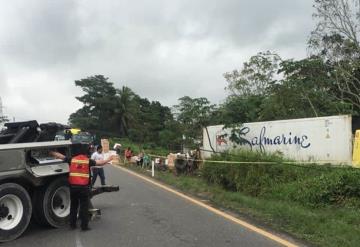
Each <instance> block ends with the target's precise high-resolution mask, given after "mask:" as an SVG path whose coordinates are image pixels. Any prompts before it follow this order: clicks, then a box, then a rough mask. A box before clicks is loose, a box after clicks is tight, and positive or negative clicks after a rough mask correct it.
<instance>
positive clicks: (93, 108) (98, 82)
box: [69, 75, 116, 132]
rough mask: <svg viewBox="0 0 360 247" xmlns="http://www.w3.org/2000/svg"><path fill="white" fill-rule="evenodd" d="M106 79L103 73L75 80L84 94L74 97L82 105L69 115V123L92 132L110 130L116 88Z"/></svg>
mask: <svg viewBox="0 0 360 247" xmlns="http://www.w3.org/2000/svg"><path fill="white" fill-rule="evenodd" d="M108 79H109V78H106V77H104V76H103V75H95V76H91V77H87V78H85V79H81V80H76V81H75V85H76V86H78V87H81V89H82V90H83V91H84V92H85V94H84V95H83V96H79V97H76V99H77V100H79V101H80V102H82V103H83V107H82V108H81V109H79V110H78V111H77V112H75V113H73V114H71V115H70V119H69V122H70V124H71V125H74V126H77V127H80V128H84V129H88V130H91V131H94V132H96V131H101V130H110V131H111V127H112V125H113V123H111V121H109V119H112V116H113V114H114V102H115V97H116V90H115V88H114V86H113V83H112V82H109V81H108Z"/></svg>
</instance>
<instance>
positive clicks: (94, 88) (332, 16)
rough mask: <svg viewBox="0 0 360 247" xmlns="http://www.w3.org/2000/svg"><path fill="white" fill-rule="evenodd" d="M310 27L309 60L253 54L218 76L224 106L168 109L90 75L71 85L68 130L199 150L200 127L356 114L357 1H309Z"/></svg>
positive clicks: (188, 101) (359, 101)
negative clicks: (73, 100)
mask: <svg viewBox="0 0 360 247" xmlns="http://www.w3.org/2000/svg"><path fill="white" fill-rule="evenodd" d="M314 8H315V13H314V18H315V20H316V23H317V26H316V28H315V30H314V31H313V32H312V33H311V35H310V39H309V42H308V50H309V55H308V57H306V58H304V59H301V60H295V59H283V58H281V57H280V56H279V55H278V54H276V53H274V52H269V51H266V52H260V53H258V54H256V55H254V56H252V57H251V58H250V59H249V60H248V61H247V62H245V63H244V64H243V66H242V67H241V68H240V69H235V70H233V71H231V72H227V73H225V74H224V77H225V79H226V81H227V82H228V86H227V88H226V89H225V90H226V93H227V97H226V99H225V101H224V103H222V104H220V105H214V104H211V103H210V102H209V100H208V99H206V98H204V97H201V98H191V97H189V96H184V97H182V98H180V99H179V101H178V104H177V105H175V106H173V107H172V108H171V109H170V108H169V107H167V106H163V105H161V104H160V103H159V102H157V101H150V100H148V99H146V98H142V97H140V96H139V95H137V94H136V93H135V92H133V91H132V90H131V89H130V88H128V87H126V86H123V87H122V88H120V89H117V88H115V87H114V84H113V83H112V82H109V80H108V78H106V77H104V76H102V75H96V76H92V77H88V78H86V79H82V80H79V81H75V84H76V86H79V87H81V88H82V89H83V91H84V93H85V94H84V95H83V96H81V97H78V98H77V99H78V100H79V101H80V102H82V103H83V105H84V106H83V107H82V108H81V109H79V110H78V111H77V112H75V113H73V114H72V115H71V116H70V119H69V121H70V124H72V125H74V126H77V127H80V128H84V129H87V130H89V131H92V132H95V133H98V134H99V135H112V136H118V137H128V138H130V139H131V140H132V141H135V142H139V143H150V144H153V145H157V146H163V147H168V145H169V144H172V145H179V144H186V145H188V146H197V145H200V142H201V139H202V129H203V127H204V126H208V125H212V124H226V125H232V124H237V123H244V122H253V121H267V120H278V119H291V118H303V117H320V116H328V115H337V114H352V115H353V116H359V114H360V43H359V33H360V11H359V8H358V1H353V0H345V1H343V0H341V1H340V0H331V1H328V0H315V4H314Z"/></svg>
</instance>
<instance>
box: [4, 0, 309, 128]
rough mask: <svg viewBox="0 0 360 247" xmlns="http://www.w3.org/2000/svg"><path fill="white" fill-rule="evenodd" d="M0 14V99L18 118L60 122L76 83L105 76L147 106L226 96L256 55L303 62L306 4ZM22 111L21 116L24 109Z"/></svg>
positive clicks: (92, 6)
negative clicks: (232, 74)
mask: <svg viewBox="0 0 360 247" xmlns="http://www.w3.org/2000/svg"><path fill="white" fill-rule="evenodd" d="M3 5H4V6H2V8H1V9H0V88H1V89H0V96H1V97H2V98H3V101H4V104H5V105H6V107H7V108H6V109H5V112H6V113H7V114H9V115H14V116H16V117H18V118H19V119H28V118H35V119H39V120H40V121H51V120H56V121H61V122H66V121H67V118H68V116H69V114H70V113H72V112H74V111H75V110H76V109H77V108H78V107H80V104H79V103H78V102H77V101H76V100H75V98H74V97H75V96H76V95H80V94H81V91H80V89H79V88H76V87H75V86H74V80H77V79H81V78H84V77H87V76H91V75H95V74H104V75H105V76H107V77H110V79H111V81H113V82H115V85H116V86H117V87H120V86H122V85H127V86H129V87H130V88H132V89H133V90H134V91H135V92H137V93H138V94H139V95H141V96H143V97H148V98H149V99H150V100H159V101H160V102H162V103H163V104H166V105H169V106H171V105H173V104H175V103H176V102H177V99H178V98H180V97H182V96H184V95H189V96H192V97H201V96H204V97H208V98H209V99H210V100H211V101H213V102H214V103H218V102H219V101H221V100H222V99H224V98H225V92H224V90H223V89H224V87H225V86H226V82H225V80H224V79H223V78H222V74H223V73H224V72H226V71H229V70H232V69H234V68H239V67H240V66H241V64H242V63H243V62H244V61H245V60H246V59H248V58H249V57H250V56H251V55H254V54H256V53H257V52H259V51H264V50H273V51H277V52H279V53H280V55H281V56H283V57H284V56H285V57H286V58H290V57H296V58H299V57H302V56H305V54H306V39H307V37H308V35H309V32H310V30H311V29H312V28H313V22H312V19H311V14H312V0H293V1H288V0H275V1H260V0H253V1H251V0H241V1H240V0H224V1H220V0H197V1H190V0H173V1H165V0H153V1H136V2H134V1H130V0H121V1H118V0H106V1H95V0H94V1H88V0H64V1H45V0H44V1H42V0H37V1H26V0H13V1H11V2H10V1H8V2H6V4H3ZM24 108H26V111H24Z"/></svg>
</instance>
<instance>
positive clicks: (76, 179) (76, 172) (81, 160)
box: [69, 155, 90, 186]
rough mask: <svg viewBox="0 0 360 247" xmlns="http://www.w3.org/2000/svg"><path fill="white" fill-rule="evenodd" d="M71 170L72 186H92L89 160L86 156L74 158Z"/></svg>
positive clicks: (70, 179)
mask: <svg viewBox="0 0 360 247" xmlns="http://www.w3.org/2000/svg"><path fill="white" fill-rule="evenodd" d="M69 170H70V171H69V184H70V185H80V186H86V185H89V184H90V167H89V158H88V157H87V156H86V155H77V156H75V157H73V158H72V159H71V163H70V169H69Z"/></svg>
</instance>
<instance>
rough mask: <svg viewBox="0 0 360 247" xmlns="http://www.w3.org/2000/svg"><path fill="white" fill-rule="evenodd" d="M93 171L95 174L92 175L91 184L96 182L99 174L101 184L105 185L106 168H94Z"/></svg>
mask: <svg viewBox="0 0 360 247" xmlns="http://www.w3.org/2000/svg"><path fill="white" fill-rule="evenodd" d="M92 172H93V176H92V179H91V185H94V184H95V182H96V179H97V176H98V175H99V177H100V180H101V185H105V173H104V168H93V169H92Z"/></svg>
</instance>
